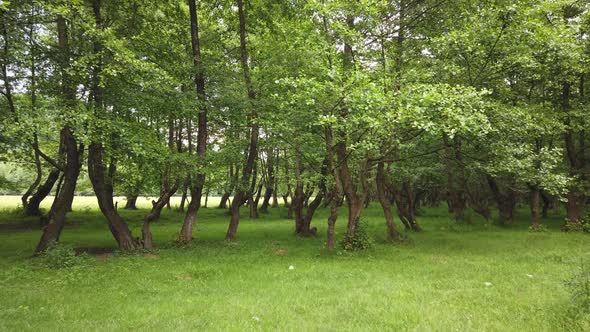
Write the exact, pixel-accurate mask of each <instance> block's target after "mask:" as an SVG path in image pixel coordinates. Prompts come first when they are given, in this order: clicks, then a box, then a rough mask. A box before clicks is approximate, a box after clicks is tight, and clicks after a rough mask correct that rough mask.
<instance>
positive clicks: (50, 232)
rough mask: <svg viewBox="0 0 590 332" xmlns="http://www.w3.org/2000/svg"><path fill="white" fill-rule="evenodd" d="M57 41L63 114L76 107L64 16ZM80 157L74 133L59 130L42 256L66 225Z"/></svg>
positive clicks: (40, 247) (40, 245) (38, 250)
mask: <svg viewBox="0 0 590 332" xmlns="http://www.w3.org/2000/svg"><path fill="white" fill-rule="evenodd" d="M57 38H58V45H59V50H60V63H59V70H60V74H61V93H62V98H63V106H64V109H65V111H64V114H68V113H69V112H72V111H73V110H74V107H75V106H76V103H77V100H76V90H75V84H73V82H72V81H71V78H70V74H69V67H70V48H69V38H68V30H67V25H66V20H65V18H64V17H63V16H61V15H58V17H57ZM81 154H83V148H82V145H80V148H79V147H78V144H77V143H76V139H75V137H74V134H73V131H72V129H71V128H70V127H69V126H67V125H66V126H64V127H63V128H62V129H61V131H60V148H59V155H60V166H63V168H62V169H63V179H64V180H63V184H62V186H61V188H60V190H59V192H58V193H56V197H55V199H54V200H53V204H52V206H51V210H50V211H49V214H48V215H47V225H46V226H45V227H44V228H43V234H42V235H41V239H40V240H39V243H38V244H37V247H36V249H35V253H37V254H38V253H41V252H43V251H45V250H46V249H47V247H48V246H49V244H50V243H51V242H54V241H58V240H59V237H60V235H61V231H62V229H63V227H64V224H65V217H66V214H67V212H68V210H69V209H70V208H71V205H72V201H73V200H74V193H75V190H76V182H77V181H78V176H79V174H80V166H81V165H80V155H81Z"/></svg>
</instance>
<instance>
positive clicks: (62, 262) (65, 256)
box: [41, 241, 84, 269]
mask: <svg viewBox="0 0 590 332" xmlns="http://www.w3.org/2000/svg"><path fill="white" fill-rule="evenodd" d="M41 260H42V262H43V264H44V265H45V266H47V267H48V268H52V269H62V268H68V267H73V266H76V265H79V264H81V263H82V262H83V261H84V258H83V257H82V256H79V255H77V254H76V251H75V250H74V247H73V246H72V245H70V244H64V243H62V242H56V241H54V242H51V243H50V244H49V246H48V247H47V250H45V252H43V254H41Z"/></svg>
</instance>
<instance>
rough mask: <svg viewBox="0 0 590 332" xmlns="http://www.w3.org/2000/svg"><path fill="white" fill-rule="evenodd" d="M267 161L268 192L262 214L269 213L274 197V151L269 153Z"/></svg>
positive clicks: (266, 192)
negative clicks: (271, 200)
mask: <svg viewBox="0 0 590 332" xmlns="http://www.w3.org/2000/svg"><path fill="white" fill-rule="evenodd" d="M267 155H268V157H267V161H266V169H267V171H266V172H267V175H268V176H267V178H266V185H265V187H266V190H265V191H264V199H263V200H262V206H261V207H260V212H261V213H268V206H269V205H270V199H271V197H273V194H274V186H275V176H274V164H273V159H274V158H273V154H272V149H271V150H270V151H268V153H267Z"/></svg>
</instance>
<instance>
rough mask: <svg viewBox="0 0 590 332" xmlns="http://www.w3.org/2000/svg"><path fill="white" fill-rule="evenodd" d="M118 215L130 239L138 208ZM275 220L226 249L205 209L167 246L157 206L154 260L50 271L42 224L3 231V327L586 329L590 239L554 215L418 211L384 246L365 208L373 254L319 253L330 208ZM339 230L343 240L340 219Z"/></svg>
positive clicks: (89, 225) (84, 241)
mask: <svg viewBox="0 0 590 332" xmlns="http://www.w3.org/2000/svg"><path fill="white" fill-rule="evenodd" d="M13 206H14V205H13ZM76 206H77V205H75V208H76ZM246 210H247V209H243V212H244V214H246V213H247V211H246ZM345 210H346V209H342V210H341V214H344V212H345ZM121 213H122V214H123V215H124V217H125V218H126V219H127V220H128V221H129V223H130V225H131V227H132V229H133V232H134V234H139V227H140V221H141V217H142V216H143V215H144V214H145V213H146V211H145V210H139V211H121ZM285 215H286V211H285V210H284V209H283V208H280V209H272V211H271V214H270V215H262V216H261V218H260V219H259V220H255V221H254V220H249V219H247V218H246V217H245V216H244V218H243V220H242V223H241V224H240V229H239V232H238V242H237V243H235V244H234V243H231V244H228V243H225V242H224V241H223V238H224V235H225V230H226V227H227V222H228V216H227V215H226V212H225V211H222V210H218V209H215V208H209V209H202V210H201V211H200V213H199V220H198V222H197V226H196V231H195V236H196V239H195V241H194V244H193V245H192V246H191V247H188V248H176V247H174V246H173V245H172V244H171V242H172V240H173V239H174V238H175V236H176V233H177V232H178V230H179V228H180V223H181V220H182V215H181V214H180V213H178V212H175V211H164V213H163V215H162V219H161V220H160V221H159V222H158V223H156V224H154V225H153V231H154V236H155V240H156V245H157V246H158V247H159V249H157V250H156V251H155V252H154V253H153V254H145V253H140V254H134V255H122V254H114V255H98V256H90V257H87V258H85V259H84V263H83V264H81V265H78V266H74V267H70V268H65V269H58V270H56V269H49V268H46V267H43V265H42V264H41V262H40V260H39V259H33V258H30V255H31V253H32V250H33V248H34V246H35V245H36V243H37V240H38V239H39V235H40V231H39V230H37V229H14V228H9V227H5V228H3V229H2V228H0V330H1V331H7V330H8V331H21V330H44V331H45V330H76V331H79V330H105V331H106V330H108V331H111V330H217V331H226V330H232V331H243V330H265V331H274V330H287V331H301V330H304V331H307V330H330V331H343V330H354V331H359V330H363V331H365V330H412V331H433V330H435V331H450V330H453V331H484V330H485V331H556V330H576V329H583V328H584V327H588V326H589V325H588V322H587V321H578V322H577V324H573V323H572V321H571V320H568V319H567V317H568V308H569V307H570V304H569V301H570V300H569V294H568V292H567V289H566V288H565V286H564V280H566V279H568V278H569V277H570V276H571V275H572V274H573V272H574V270H575V269H576V268H577V267H578V266H579V263H580V260H581V258H583V257H588V255H589V254H590V248H589V246H588V243H589V241H588V240H589V239H590V237H588V236H587V235H584V234H566V233H563V232H561V231H559V227H560V225H561V221H562V217H560V216H557V215H556V216H553V217H552V218H551V219H550V220H548V221H546V223H547V224H548V226H549V231H548V232H544V233H531V232H528V231H527V223H528V218H529V216H528V214H527V213H526V210H525V209H523V210H522V211H519V214H518V224H517V225H515V226H514V227H511V228H508V229H506V228H497V227H493V226H485V225H484V224H483V223H482V222H481V220H478V219H475V220H474V225H455V224H454V223H453V222H452V221H451V220H450V218H449V216H448V214H447V213H446V211H445V210H444V209H442V208H441V209H428V210H426V211H425V212H424V214H423V216H421V217H420V219H419V221H420V222H421V224H422V226H423V227H424V229H425V231H424V232H423V233H419V234H409V236H410V239H411V241H410V242H409V243H406V244H403V245H392V244H390V243H388V242H386V241H385V225H384V221H383V218H382V214H381V211H380V209H379V208H378V206H377V205H374V206H371V208H369V209H368V210H366V211H365V213H364V218H365V219H366V220H367V221H368V224H369V232H370V234H371V235H372V236H373V237H374V239H375V246H374V248H373V249H370V250H367V251H364V252H358V253H347V252H342V251H339V250H338V251H336V252H334V253H328V252H326V251H325V250H324V249H323V245H324V237H325V224H326V217H327V211H325V210H320V211H319V212H318V214H317V216H316V218H315V219H314V224H315V226H317V227H318V237H316V238H298V237H295V236H293V233H292V232H293V222H292V221H290V220H287V219H285ZM68 219H69V221H68V224H67V226H66V227H65V229H64V232H63V236H62V241H63V242H66V243H70V244H73V245H74V246H83V247H114V246H115V242H114V241H113V239H112V237H111V235H110V233H109V232H108V229H107V227H106V224H105V222H104V220H103V218H102V216H101V215H100V214H99V213H98V212H97V211H95V210H94V209H86V210H84V209H82V210H75V212H73V213H71V214H70V215H68ZM13 222H22V218H21V217H19V216H18V215H17V214H16V213H15V212H9V211H6V212H4V213H2V214H1V215H0V223H13ZM28 222H29V224H31V222H32V221H31V220H28ZM0 226H1V225H0ZM337 226H338V227H337V230H338V234H337V236H338V237H339V238H341V237H342V235H343V232H344V226H345V218H344V216H343V215H341V217H340V219H339V220H338V223H337ZM290 265H293V266H294V267H295V269H294V270H289V269H288V267H289V266H290ZM527 275H532V278H531V277H529V276H527ZM486 282H491V283H492V286H489V287H487V286H485V285H484V283H486ZM584 324H586V325H584Z"/></svg>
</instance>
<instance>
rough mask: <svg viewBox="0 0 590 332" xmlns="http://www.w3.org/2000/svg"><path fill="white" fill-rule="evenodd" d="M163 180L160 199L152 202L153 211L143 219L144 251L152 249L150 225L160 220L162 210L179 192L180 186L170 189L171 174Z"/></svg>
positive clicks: (166, 175)
mask: <svg viewBox="0 0 590 332" xmlns="http://www.w3.org/2000/svg"><path fill="white" fill-rule="evenodd" d="M166 173H167V174H165V175H164V176H163V178H162V189H161V191H160V197H159V198H158V200H157V201H153V202H152V210H151V211H150V213H148V214H147V215H146V216H145V217H144V218H143V226H142V228H141V234H142V242H143V247H144V249H152V248H153V246H154V244H153V236H152V232H151V230H150V224H151V223H152V222H154V221H156V220H158V219H160V215H161V213H162V209H163V208H164V206H166V204H167V203H168V202H169V201H170V197H172V196H173V195H174V193H176V191H177V190H178V185H174V186H172V187H170V178H169V177H170V174H169V172H166Z"/></svg>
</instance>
